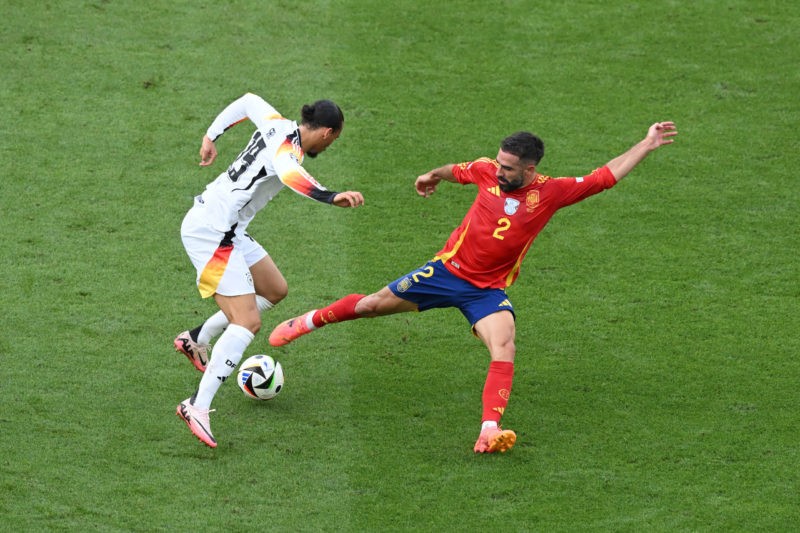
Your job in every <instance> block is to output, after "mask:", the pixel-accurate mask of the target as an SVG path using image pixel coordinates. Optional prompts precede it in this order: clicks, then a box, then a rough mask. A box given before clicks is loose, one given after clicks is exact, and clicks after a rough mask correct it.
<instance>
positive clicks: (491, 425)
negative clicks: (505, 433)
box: [481, 420, 497, 431]
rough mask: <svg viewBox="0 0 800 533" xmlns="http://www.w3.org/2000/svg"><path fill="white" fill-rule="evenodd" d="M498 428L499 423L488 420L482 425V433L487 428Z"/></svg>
mask: <svg viewBox="0 0 800 533" xmlns="http://www.w3.org/2000/svg"><path fill="white" fill-rule="evenodd" d="M496 427H497V422H495V421H494V420H487V421H486V422H484V423H483V424H481V431H483V430H484V429H486V428H496Z"/></svg>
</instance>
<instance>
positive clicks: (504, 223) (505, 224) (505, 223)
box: [492, 217, 511, 241]
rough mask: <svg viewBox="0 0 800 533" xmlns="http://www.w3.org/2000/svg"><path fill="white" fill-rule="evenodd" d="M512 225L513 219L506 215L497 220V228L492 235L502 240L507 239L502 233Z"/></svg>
mask: <svg viewBox="0 0 800 533" xmlns="http://www.w3.org/2000/svg"><path fill="white" fill-rule="evenodd" d="M510 227H511V221H510V220H509V219H507V218H506V217H503V218H501V219H500V220H498V221H497V228H495V230H494V233H492V237H494V238H495V239H500V240H501V241H502V240H503V239H505V237H504V236H503V235H502V233H503V232H504V231H507V230H508V228H510Z"/></svg>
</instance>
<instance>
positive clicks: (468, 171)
mask: <svg viewBox="0 0 800 533" xmlns="http://www.w3.org/2000/svg"><path fill="white" fill-rule="evenodd" d="M486 165H489V166H491V167H492V168H491V169H490V170H491V172H492V173H494V172H495V171H496V169H497V167H496V166H494V165H493V162H492V160H491V159H489V158H488V157H482V158H480V159H476V160H475V161H467V162H466V163H459V164H457V165H454V166H453V176H455V178H456V180H457V181H458V183H461V184H462V185H466V184H467V183H475V182H476V181H477V180H478V177H479V176H480V174H481V170H486V169H485V167H486Z"/></svg>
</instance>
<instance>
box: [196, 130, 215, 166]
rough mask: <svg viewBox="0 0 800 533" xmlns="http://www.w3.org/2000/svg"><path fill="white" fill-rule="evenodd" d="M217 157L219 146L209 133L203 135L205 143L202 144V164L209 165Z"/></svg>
mask: <svg viewBox="0 0 800 533" xmlns="http://www.w3.org/2000/svg"><path fill="white" fill-rule="evenodd" d="M216 158H217V147H216V146H214V141H212V140H211V139H209V137H208V135H204V136H203V144H202V145H201V146H200V166H201V167H207V166H209V165H210V164H211V163H213V162H214V160H215V159H216Z"/></svg>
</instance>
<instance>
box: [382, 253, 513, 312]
mask: <svg viewBox="0 0 800 533" xmlns="http://www.w3.org/2000/svg"><path fill="white" fill-rule="evenodd" d="M388 287H389V290H391V291H392V292H393V293H394V294H395V296H397V297H398V298H402V299H403V300H408V301H409V302H413V303H415V304H417V306H419V310H420V311H427V310H428V309H434V308H437V307H457V308H458V309H459V311H461V313H462V314H463V315H464V316H465V317H466V319H467V320H469V323H470V325H471V326H474V325H475V323H476V322H477V321H478V320H480V319H482V318H484V317H487V316H489V315H491V314H493V313H497V312H498V311H511V314H512V315H514V306H513V305H511V301H510V300H509V299H508V295H507V294H506V291H504V290H502V289H479V288H478V287H476V286H475V285H473V284H472V283H470V282H468V281H465V280H463V279H461V278H459V277H457V276H454V275H453V274H451V273H450V271H449V270H447V268H446V267H445V266H444V265H443V264H442V262H441V261H428V262H427V263H426V264H425V266H422V267H420V268H418V269H416V270H414V271H413V272H410V273H409V274H406V275H405V276H403V277H401V278H398V279H396V280H394V281H393V282H391V283H390V284H389V285H388ZM514 316H515V317H516V315H514Z"/></svg>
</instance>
